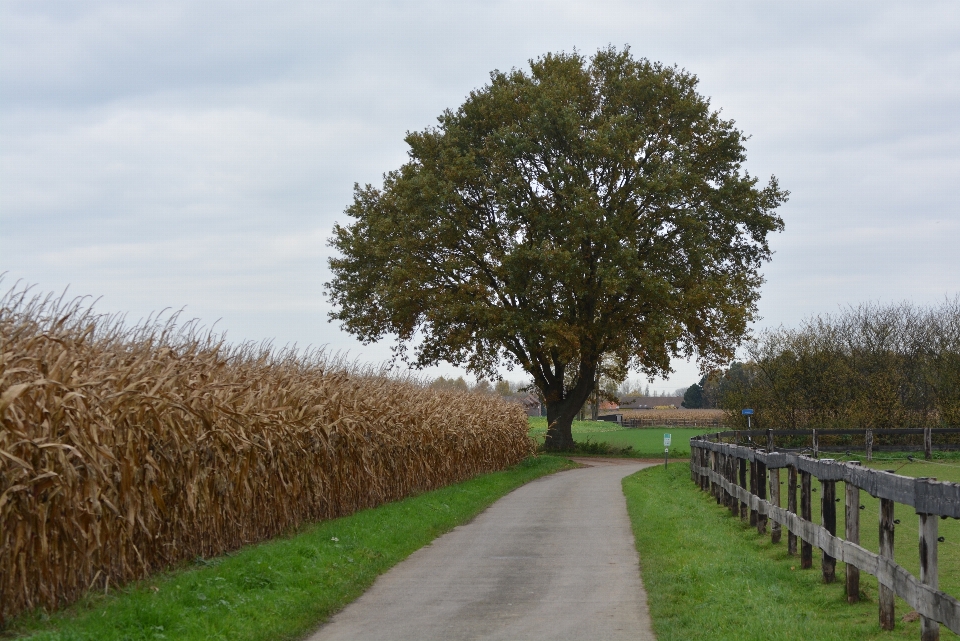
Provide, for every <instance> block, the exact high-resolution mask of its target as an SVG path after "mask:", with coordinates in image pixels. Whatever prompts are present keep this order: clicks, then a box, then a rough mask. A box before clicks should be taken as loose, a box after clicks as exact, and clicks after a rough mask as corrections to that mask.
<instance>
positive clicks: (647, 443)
mask: <svg viewBox="0 0 960 641" xmlns="http://www.w3.org/2000/svg"><path fill="white" fill-rule="evenodd" d="M529 421H530V436H532V437H533V438H534V439H536V441H537V443H538V444H541V443H543V439H544V436H545V435H546V433H547V419H546V418H542V417H531V418H530V419H529ZM711 431H713V432H715V431H716V429H711V428H700V427H671V426H664V427H642V428H623V427H620V426H619V425H617V424H616V423H612V422H611V423H607V422H605V421H574V422H573V440H574V442H576V443H588V442H589V443H607V444H608V445H610V446H611V447H614V448H626V447H630V448H632V449H631V450H630V451H629V452H627V453H626V454H620V455H626V456H631V457H638V458H663V435H664V434H670V435H671V437H672V441H671V445H670V458H684V457H689V456H690V439H691V438H693V437H694V436H698V435H700V434H705V433H707V432H711Z"/></svg>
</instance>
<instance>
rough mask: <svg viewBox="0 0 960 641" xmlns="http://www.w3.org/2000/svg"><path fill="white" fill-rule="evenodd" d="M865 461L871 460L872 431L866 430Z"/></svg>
mask: <svg viewBox="0 0 960 641" xmlns="http://www.w3.org/2000/svg"><path fill="white" fill-rule="evenodd" d="M866 440H867V460H868V461H872V460H873V430H867V436H866Z"/></svg>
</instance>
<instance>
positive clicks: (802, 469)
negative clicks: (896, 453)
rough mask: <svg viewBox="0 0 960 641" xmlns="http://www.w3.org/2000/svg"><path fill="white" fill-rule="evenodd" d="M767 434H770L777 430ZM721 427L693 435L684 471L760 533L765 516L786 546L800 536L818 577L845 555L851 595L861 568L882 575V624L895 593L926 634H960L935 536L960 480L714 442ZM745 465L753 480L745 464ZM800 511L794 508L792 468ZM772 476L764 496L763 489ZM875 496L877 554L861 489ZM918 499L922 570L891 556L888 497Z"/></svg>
mask: <svg viewBox="0 0 960 641" xmlns="http://www.w3.org/2000/svg"><path fill="white" fill-rule="evenodd" d="M759 433H760V434H765V435H766V436H767V438H768V439H769V440H771V441H772V440H773V436H772V435H771V434H769V433H768V432H759ZM717 436H718V435H704V436H700V437H695V438H693V439H691V440H690V446H691V447H690V472H691V478H692V480H693V481H694V482H696V483H698V484H699V485H700V488H701V489H702V490H704V491H709V492H711V493H712V494H713V496H714V497H715V498H716V500H717V503H720V504H723V505H725V506H726V507H728V508H729V509H730V511H731V512H732V513H733V514H734V515H739V516H740V518H741V519H746V518H748V515H749V519H750V523H751V525H756V527H757V531H758V532H759V533H761V534H763V533H765V531H766V528H767V524H768V521H770V522H772V525H771V527H770V535H771V539H772V540H773V541H774V542H777V541H779V540H780V535H781V527H780V526H783V527H786V528H787V530H788V551H789V552H790V553H791V554H796V548H797V546H796V541H797V539H800V541H801V546H800V548H801V549H800V558H801V563H800V565H801V567H802V568H808V567H811V565H812V562H813V555H812V547H813V546H817V547H818V548H820V550H821V551H822V561H821V570H822V573H823V580H824V581H825V582H828V583H829V582H832V581H834V580H835V568H836V561H837V560H840V561H843V562H844V563H846V564H847V576H846V593H847V600H848V601H849V602H850V603H855V602H856V601H857V600H859V595H860V581H859V575H860V574H859V573H860V572H861V571H862V572H867V573H869V574H872V575H873V576H875V577H877V581H878V582H879V584H880V595H879V602H880V626H881V628H883V629H885V630H892V629H893V627H894V598H895V596H899V597H900V598H902V599H903V600H904V601H906V602H907V603H908V604H909V605H910V606H911V607H912V608H913V609H915V610H916V611H917V612H918V613H919V614H920V616H921V628H920V630H921V632H920V638H921V640H922V641H936V640H938V639H939V638H940V624H943V625H945V626H946V627H947V628H949V629H950V630H952V631H954V632H956V633H958V634H960V601H958V600H957V599H956V598H954V597H952V596H950V595H949V594H946V593H944V592H941V591H940V590H939V589H938V573H937V572H938V567H937V545H938V523H939V521H940V519H941V518H948V517H950V518H955V519H958V518H960V484H957V483H947V482H938V481H936V480H935V479H929V478H910V477H906V476H900V475H898V474H893V473H890V472H883V471H880V470H872V469H869V468H864V467H861V466H860V464H859V463H858V462H838V461H833V460H826V459H823V460H820V459H816V458H812V457H808V456H804V455H802V454H797V453H787V452H776V451H768V450H763V449H754V448H751V447H746V446H742V445H736V444H731V443H722V442H712V441H711V440H710V439H711V438H714V439H716V438H717ZM747 466H749V467H750V487H749V488H748V487H747V486H746V485H747V479H746V469H747ZM783 468H787V470H788V481H787V486H786V487H787V508H786V509H784V508H782V507H780V499H781V497H780V470H781V469H783ZM798 476H799V481H800V482H799V486H800V513H799V514H798V513H797V499H796V492H797V477H798ZM813 478H816V479H818V480H819V481H820V484H821V507H822V509H821V524H819V525H818V524H816V523H814V522H812V520H811V512H812V510H811V500H812V499H811V491H812V488H811V481H812V479H813ZM837 481H843V482H844V484H845V486H846V491H845V492H844V495H845V496H844V508H845V516H846V527H845V532H844V538H840V537H838V536H837V531H836V529H837V523H836V503H835V495H836V483H837ZM768 484H769V489H770V499H769V500H767V495H766V489H767V487H768ZM861 490H863V491H866V492H867V493H869V494H870V495H871V496H873V497H875V498H879V499H880V523H879V528H880V529H879V534H880V554H874V553H873V552H870V551H869V550H866V549H865V548H863V547H861V546H860V545H859V543H860V491H861ZM896 503H901V504H903V505H908V506H910V507H912V508H914V509H915V510H916V512H917V514H918V515H919V517H920V532H919V536H920V546H919V552H920V578H919V579H918V578H917V577H915V576H913V575H912V574H910V573H909V572H908V571H907V570H905V569H904V568H903V567H901V566H900V565H898V564H897V563H895V562H894V560H893V558H894V555H893V548H894V536H893V533H894V524H895V520H894V505H895V504H896Z"/></svg>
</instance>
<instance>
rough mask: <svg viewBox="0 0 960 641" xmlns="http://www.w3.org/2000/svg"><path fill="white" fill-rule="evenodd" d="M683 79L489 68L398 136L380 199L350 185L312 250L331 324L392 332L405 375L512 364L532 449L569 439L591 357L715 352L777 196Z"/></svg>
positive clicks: (571, 68)
mask: <svg viewBox="0 0 960 641" xmlns="http://www.w3.org/2000/svg"><path fill="white" fill-rule="evenodd" d="M696 88H697V79H696V77H695V76H693V75H691V74H689V73H686V72H684V71H681V70H678V69H677V68H675V67H665V66H662V65H660V64H657V63H652V62H649V61H647V60H644V59H639V60H637V59H634V58H633V57H632V56H631V55H630V51H629V49H625V50H622V51H618V50H616V49H613V48H610V49H605V50H601V51H599V52H598V53H597V54H596V55H594V56H593V57H592V58H590V59H589V60H588V59H586V58H584V57H583V56H581V55H579V54H576V53H574V54H548V55H546V56H543V57H542V58H540V59H538V60H535V61H531V63H530V70H529V71H528V72H527V71H522V70H513V71H511V72H509V73H502V72H499V71H495V72H493V73H492V74H491V80H490V84H488V85H487V86H485V87H483V88H482V89H479V90H477V91H474V92H472V93H471V94H470V96H469V97H468V98H467V100H466V102H464V103H463V105H462V106H461V107H460V108H459V109H457V110H456V111H446V112H444V113H443V115H441V116H440V118H439V125H438V126H436V127H433V128H430V129H426V130H424V131H421V132H415V133H410V134H408V135H407V137H406V142H407V144H408V145H409V147H410V151H409V161H408V162H407V163H406V164H404V165H403V166H401V167H400V168H399V169H397V170H395V171H391V172H390V173H388V174H386V175H385V177H384V183H383V186H382V187H381V188H376V187H373V186H370V185H367V186H365V187H359V186H357V187H355V195H354V201H353V204H352V205H350V206H349V207H348V208H347V210H346V213H347V214H349V215H350V216H351V217H352V218H353V219H354V220H353V222H351V223H350V224H349V225H347V226H340V225H337V226H336V227H335V228H334V237H333V238H332V239H331V241H330V244H331V246H332V247H334V248H335V249H336V250H338V252H339V256H338V257H335V258H332V259H331V260H330V267H331V270H332V272H333V278H332V280H331V281H330V282H329V283H327V292H328V295H329V297H330V299H331V301H332V303H333V304H334V306H335V311H334V312H332V313H331V318H332V319H335V320H338V321H340V322H341V324H342V326H343V327H344V328H345V329H346V330H347V331H349V332H351V333H353V334H355V335H356V336H358V337H359V338H360V339H361V340H363V341H365V342H372V341H377V340H380V339H381V338H383V337H385V336H388V335H393V336H396V337H397V344H396V350H397V351H398V353H399V354H400V355H401V357H402V358H404V359H405V360H406V361H407V362H409V363H411V364H413V365H415V366H418V367H425V366H429V365H432V364H435V363H438V362H441V361H446V362H449V363H453V364H456V365H462V366H466V367H467V368H468V370H469V371H471V372H474V373H476V374H478V375H483V376H495V375H496V371H497V368H498V367H500V366H503V365H504V364H506V365H507V366H512V365H518V366H520V367H522V368H523V369H524V370H526V371H527V372H528V373H529V374H530V375H531V376H532V377H533V381H534V383H535V384H536V386H537V387H538V388H539V390H540V392H541V394H542V395H543V397H544V399H545V401H546V406H547V417H548V423H549V428H548V432H547V447H548V448H552V449H566V448H570V447H572V445H573V439H572V435H571V423H572V420H573V418H574V416H575V415H576V414H577V412H578V411H579V409H580V408H581V406H582V405H583V403H584V402H585V401H586V400H587V398H588V397H589V395H590V393H591V391H592V390H593V387H594V381H595V380H596V374H597V367H598V363H599V362H600V361H601V358H603V357H606V358H607V359H608V360H609V359H613V360H614V361H616V362H618V363H620V364H622V365H623V366H626V367H630V368H633V369H638V370H640V371H642V372H645V373H646V374H648V375H651V376H653V375H660V374H665V373H667V372H669V371H670V359H671V357H678V356H679V357H696V358H698V359H699V360H700V362H701V364H702V365H703V366H704V367H711V366H714V365H718V364H721V363H723V362H725V361H727V360H728V359H729V358H730V357H731V356H732V354H733V350H734V348H735V347H736V346H737V344H738V343H739V342H740V341H741V339H742V338H743V336H744V335H745V333H746V331H747V325H748V323H749V322H750V320H751V319H752V318H753V315H754V314H755V311H756V300H757V298H758V296H759V286H760V284H761V283H762V278H761V276H760V274H759V268H760V266H761V265H762V263H763V262H764V261H767V260H769V258H770V249H769V245H768V242H767V236H768V235H769V234H770V233H771V232H775V231H779V230H781V229H782V228H783V222H782V220H781V219H780V218H779V217H778V216H777V215H776V214H775V210H776V208H777V207H778V206H779V205H780V204H782V203H783V202H784V201H785V200H786V196H787V192H785V191H782V190H781V189H780V188H779V187H778V185H777V181H776V179H775V178H773V177H771V179H770V181H769V183H768V184H767V185H766V186H765V187H760V186H758V181H757V179H756V178H754V177H752V176H750V175H749V174H748V173H747V172H746V171H745V170H744V168H743V162H744V160H745V150H744V146H743V143H744V138H745V137H744V134H743V133H742V132H741V131H740V130H738V129H737V128H736V127H735V126H734V122H733V121H732V120H724V119H722V118H721V117H720V115H719V114H718V113H717V112H715V111H712V110H711V109H710V104H709V101H708V100H707V99H706V98H704V97H703V96H701V95H699V94H698V93H697V91H696ZM408 346H412V347H408Z"/></svg>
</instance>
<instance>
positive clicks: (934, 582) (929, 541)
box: [917, 428, 940, 641]
mask: <svg viewBox="0 0 960 641" xmlns="http://www.w3.org/2000/svg"><path fill="white" fill-rule="evenodd" d="M927 429H930V428H927ZM917 480H918V481H923V482H927V483H929V482H931V481H936V479H934V478H929V479H927V478H924V479H917ZM918 516H919V517H920V582H921V583H923V584H924V585H929V586H930V587H931V588H933V589H934V590H936V589H937V588H938V587H939V586H940V578H939V569H938V567H937V536H938V528H939V522H940V518H939V517H938V516H937V515H936V514H920V515H918ZM920 641H940V624H939V623H937V622H936V621H933V620H931V619H928V618H927V617H920Z"/></svg>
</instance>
